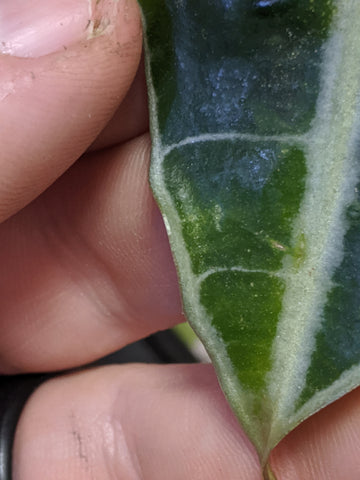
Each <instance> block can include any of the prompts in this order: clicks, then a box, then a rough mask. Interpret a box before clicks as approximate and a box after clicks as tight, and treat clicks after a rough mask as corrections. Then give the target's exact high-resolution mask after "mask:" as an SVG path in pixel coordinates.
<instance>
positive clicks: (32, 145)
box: [0, 0, 360, 480]
mask: <svg viewBox="0 0 360 480" xmlns="http://www.w3.org/2000/svg"><path fill="white" fill-rule="evenodd" d="M76 1H77V0H67V1H64V8H65V7H66V4H69V3H71V2H76ZM60 4H61V2H60ZM58 5H59V4H58ZM58 8H59V7H58ZM85 20H86V19H85ZM110 20H111V26H112V27H113V28H109V29H108V30H106V31H105V33H104V34H103V35H100V36H97V37H96V38H94V39H90V40H89V39H87V38H86V35H84V38H82V39H80V40H79V41H76V42H71V44H69V45H66V49H65V48H64V49H61V50H59V51H58V52H56V53H49V54H47V55H41V56H35V58H31V59H24V58H17V57H15V56H11V55H0V75H1V85H2V87H0V91H1V94H0V98H1V101H0V110H1V112H0V118H1V119H2V128H1V129H0V144H1V146H2V148H1V155H0V169H1V180H0V219H1V222H2V223H1V225H0V263H1V275H0V369H1V371H2V373H12V374H13V373H18V372H36V371H44V370H47V371H53V370H60V369H68V368H71V367H75V366H79V365H83V364H86V363H87V362H90V361H93V360H95V359H96V358H99V357H101V356H103V355H105V354H107V353H110V352H112V351H114V350H116V349H119V348H121V347H122V346H124V345H126V344H128V343H129V342H132V341H135V340H137V339H140V338H142V337H144V336H146V335H148V334H149V333H151V332H155V331H157V330H160V329H164V328H167V327H170V326H172V325H175V324H177V323H180V322H182V321H184V317H183V315H182V311H181V303H180V299H179V291H178V285H177V281H176V274H175V269H174V265H173V263H172V259H171V254H170V250H169V246H168V243H167V238H166V233H165V230H164V227H163V224H162V220H161V216H160V213H159V211H158V209H157V207H156V205H155V203H154V200H153V198H152V195H151V192H150V190H149V186H148V183H147V174H148V163H149V151H150V140H149V136H148V135H147V134H146V131H147V128H148V125H147V109H146V89H145V83H144V74H143V68H142V64H141V45H142V38H141V26H140V16H139V10H138V7H137V5H136V2H135V0H120V1H119V4H118V11H117V13H116V14H115V13H114V15H113V17H111V18H110ZM85 23H86V22H85ZM9 85H10V86H11V88H10V87H9ZM6 88H7V90H6ZM359 400H360V392H359V391H358V390H356V391H354V392H352V393H351V394H349V395H347V396H346V397H344V398H343V399H341V400H340V401H338V402H336V403H335V404H333V405H331V406H330V407H328V408H326V409H325V410H323V411H322V412H320V413H318V414H317V415H315V416H313V417H312V418H311V419H309V420H308V421H306V422H305V423H304V424H303V425H301V426H300V427H299V428H298V429H296V430H295V431H294V432H292V433H291V434H290V435H289V436H288V437H287V438H286V439H285V440H284V441H283V442H282V443H281V444H280V445H279V446H278V448H277V449H276V450H275V451H274V453H273V454H272V457H271V464H272V467H273V470H274V472H275V473H276V475H277V477H278V479H279V480H297V479H306V480H333V479H334V480H337V479H339V478H341V479H342V480H358V478H359V472H360V460H359V455H358V451H359V448H360V433H359V432H360V409H359V406H358V405H359ZM43 478H51V479H53V480H72V479H76V480H85V479H89V480H90V479H94V478H98V479H102V480H112V479H115V478H116V479H117V478H121V479H122V480H135V479H140V478H141V479H144V480H145V479H146V480H152V479H154V480H155V479H156V480H161V479H164V480H165V479H166V480H170V479H171V480H176V479H184V478H191V479H192V480H212V479H214V480H219V479H224V480H232V479H234V480H235V479H240V478H241V480H260V479H261V469H260V466H259V464H258V461H257V458H256V454H255V452H254V450H253V448H252V447H251V446H250V444H249V442H248V441H247V439H246V437H245V435H244V434H243V432H242V430H241V428H240V426H239V425H238V424H237V422H236V420H235V419H234V417H233V415H232V413H231V411H230V409H229V407H228V406H227V403H226V401H225V399H224V397H223V395H222V393H221V391H220V389H219V387H218V384H217V381H216V377H215V375H214V372H213V370H212V367H211V366H209V365H196V366H187V365H183V366H182V365H180V366H150V365H146V366H145V365H144V366H133V365H125V366H112V367H102V368H98V369H93V370H88V371H81V372H79V373H76V374H71V375H66V376H62V377H59V378H56V379H53V380H51V381H49V382H47V383H45V384H43V385H42V386H41V387H40V388H39V389H38V390H37V391H36V392H35V393H34V394H33V395H32V397H31V398H30V400H29V401H28V403H27V405H26V407H25V409H24V411H23V414H22V416H21V418H20V421H19V424H18V429H17V433H16V439H15V446H14V480H35V479H36V480H37V479H43Z"/></svg>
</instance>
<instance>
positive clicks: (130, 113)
mask: <svg viewBox="0 0 360 480" xmlns="http://www.w3.org/2000/svg"><path fill="white" fill-rule="evenodd" d="M148 130H149V112H148V98H147V92H146V82H145V70H144V63H143V62H141V63H140V66H139V69H138V72H137V74H136V77H135V79H134V81H133V83H132V85H131V87H130V90H129V91H128V93H127V95H126V97H125V98H124V100H123V101H122V103H121V105H120V106H119V108H118V109H117V111H116V112H115V115H114V116H113V117H112V119H111V120H110V121H109V123H108V124H107V125H106V127H105V128H104V130H102V132H101V133H100V134H99V136H98V137H97V138H96V139H95V141H94V143H93V144H92V145H91V146H90V149H89V150H91V151H94V150H101V149H104V148H108V147H112V146H115V145H117V144H121V143H124V142H127V141H129V140H131V139H133V138H135V137H138V136H140V135H142V134H144V133H145V132H147V131H148Z"/></svg>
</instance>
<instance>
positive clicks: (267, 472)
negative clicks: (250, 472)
mask: <svg viewBox="0 0 360 480" xmlns="http://www.w3.org/2000/svg"><path fill="white" fill-rule="evenodd" d="M263 477H264V480H277V479H276V477H275V474H274V472H273V471H272V470H271V467H270V464H269V463H268V462H267V463H266V464H265V467H264V470H263Z"/></svg>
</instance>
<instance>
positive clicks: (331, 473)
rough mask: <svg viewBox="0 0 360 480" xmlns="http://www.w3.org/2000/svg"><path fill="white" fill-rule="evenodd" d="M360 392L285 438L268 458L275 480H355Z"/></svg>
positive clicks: (359, 444)
mask: <svg viewBox="0 0 360 480" xmlns="http://www.w3.org/2000/svg"><path fill="white" fill-rule="evenodd" d="M359 405H360V389H357V390H355V391H354V392H352V393H350V394H348V395H346V396H345V397H343V398H341V399H340V400H338V401H337V402H335V403H333V404H332V405H329V406H328V407H327V408H325V409H324V410H322V411H320V412H319V413H317V414H316V415H314V416H313V417H310V418H309V419H308V420H307V421H306V422H304V423H303V424H302V425H300V426H299V427H298V428H297V429H295V430H294V431H293V432H292V433H291V434H289V435H288V437H286V438H285V439H284V440H283V441H282V442H281V443H280V445H279V446H278V447H277V448H276V449H275V451H274V453H273V455H272V456H271V465H272V468H273V470H274V472H275V473H276V475H277V479H278V480H295V479H299V478H303V479H306V480H338V479H340V478H341V480H357V479H358V478H359V472H360V460H359V449H360V408H359Z"/></svg>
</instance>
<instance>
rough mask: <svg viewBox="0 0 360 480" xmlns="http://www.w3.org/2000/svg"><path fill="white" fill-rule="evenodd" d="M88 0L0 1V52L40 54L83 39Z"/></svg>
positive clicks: (6, 53) (28, 54)
mask: <svg viewBox="0 0 360 480" xmlns="http://www.w3.org/2000/svg"><path fill="white" fill-rule="evenodd" d="M90 14H91V4H90V2H89V0H56V1H53V0H0V53H2V54H5V55H14V56H17V57H40V56H42V55H47V54H49V53H52V52H56V51H59V50H61V49H66V48H67V46H69V45H71V44H72V43H75V42H77V41H79V40H81V39H82V38H86V29H87V26H88V23H89V18H90Z"/></svg>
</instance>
